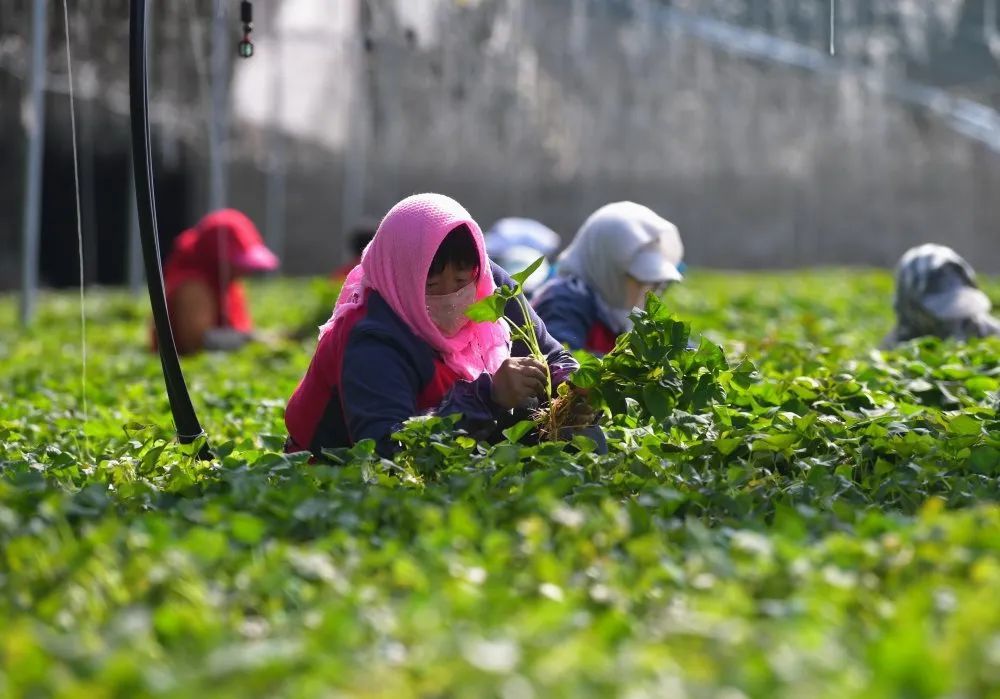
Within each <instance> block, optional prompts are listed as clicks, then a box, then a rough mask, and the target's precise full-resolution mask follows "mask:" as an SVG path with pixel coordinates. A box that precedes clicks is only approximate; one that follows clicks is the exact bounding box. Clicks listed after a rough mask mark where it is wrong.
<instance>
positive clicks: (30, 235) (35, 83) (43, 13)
mask: <svg viewBox="0 0 1000 699" xmlns="http://www.w3.org/2000/svg"><path fill="white" fill-rule="evenodd" d="M32 9H33V12H32V20H31V49H32V50H31V81H30V87H29V89H30V94H31V96H30V99H29V102H28V104H27V110H26V112H27V113H26V115H25V117H26V118H25V120H24V121H25V130H26V131H27V134H28V147H27V149H26V152H25V158H24V211H23V213H22V227H21V305H20V319H21V324H22V325H28V324H29V323H30V322H31V320H32V318H34V315H35V297H36V295H37V293H38V250H39V235H40V227H41V219H42V209H41V204H42V158H43V156H44V147H45V77H46V74H47V70H46V56H47V55H48V45H47V43H48V16H47V9H48V8H47V2H46V0H34V4H33V7H32Z"/></svg>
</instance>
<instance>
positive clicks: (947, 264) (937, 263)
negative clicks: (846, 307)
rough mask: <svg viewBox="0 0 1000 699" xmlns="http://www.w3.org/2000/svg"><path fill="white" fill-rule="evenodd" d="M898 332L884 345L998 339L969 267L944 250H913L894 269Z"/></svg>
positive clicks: (999, 328) (997, 325) (999, 327)
mask: <svg viewBox="0 0 1000 699" xmlns="http://www.w3.org/2000/svg"><path fill="white" fill-rule="evenodd" d="M894 306H895V310H896V327H895V328H893V330H892V332H891V333H889V336H888V337H886V339H885V341H884V343H883V344H884V345H885V346H886V347H893V346H895V345H897V344H899V343H901V342H906V341H907V340H912V339H914V338H917V337H927V336H934V337H939V338H942V339H945V338H954V339H957V340H967V339H970V338H976V337H988V336H1000V321H998V320H997V319H996V318H994V317H993V316H992V315H990V312H991V310H992V308H993V304H992V303H991V302H990V299H989V297H988V296H987V295H986V294H984V293H983V292H982V291H981V290H980V289H979V287H978V285H977V284H976V273H975V271H973V269H972V266H971V265H970V264H969V263H968V262H966V261H965V259H964V258H963V257H962V256H961V255H959V254H958V253H957V252H955V251H954V250H952V249H951V248H949V247H946V246H944V245H935V244H933V243H928V244H926V245H920V246H919V247H915V248H911V249H910V250H907V251H906V253H905V254H904V255H903V257H902V258H901V259H900V261H899V265H898V266H897V267H896V300H895V303H894Z"/></svg>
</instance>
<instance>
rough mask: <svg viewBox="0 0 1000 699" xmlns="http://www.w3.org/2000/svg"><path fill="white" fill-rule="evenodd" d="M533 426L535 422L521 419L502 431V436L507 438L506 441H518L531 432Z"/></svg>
mask: <svg viewBox="0 0 1000 699" xmlns="http://www.w3.org/2000/svg"><path fill="white" fill-rule="evenodd" d="M534 428H535V423H534V422H532V421H531V420H521V421H520V422H519V423H517V424H516V425H512V426H511V427H508V428H507V429H505V430H504V431H503V436H504V437H506V438H507V440H508V441H510V442H514V443H515V444H516V443H517V442H520V441H521V439H522V438H523V437H524V436H525V435H526V434H528V433H529V432H531V430H533V429H534Z"/></svg>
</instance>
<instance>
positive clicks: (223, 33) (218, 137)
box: [209, 0, 233, 210]
mask: <svg viewBox="0 0 1000 699" xmlns="http://www.w3.org/2000/svg"><path fill="white" fill-rule="evenodd" d="M213 4H214V10H213V12H212V67H211V82H212V87H211V90H212V123H211V127H210V133H209V161H210V165H209V167H210V169H211V176H210V181H209V208H211V209H213V210H214V209H221V208H223V207H225V206H226V205H227V202H228V200H229V178H228V174H229V173H228V163H229V152H228V151H229V143H228V140H229V60H230V53H231V51H232V48H233V47H232V42H231V41H230V40H229V31H228V30H227V26H226V18H227V16H228V14H227V12H226V7H227V6H228V3H227V2H226V0H214V3H213Z"/></svg>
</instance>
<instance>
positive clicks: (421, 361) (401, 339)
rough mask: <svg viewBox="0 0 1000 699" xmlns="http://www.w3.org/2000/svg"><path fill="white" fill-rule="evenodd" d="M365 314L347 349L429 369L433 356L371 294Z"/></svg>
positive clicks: (422, 342)
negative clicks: (388, 357)
mask: <svg viewBox="0 0 1000 699" xmlns="http://www.w3.org/2000/svg"><path fill="white" fill-rule="evenodd" d="M366 311H367V312H366V313H365V315H364V316H363V317H362V318H360V319H359V320H358V321H357V322H356V323H355V324H354V327H353V328H351V330H350V333H349V334H348V339H347V344H348V346H349V347H351V348H354V349H364V351H365V352H374V353H377V354H378V355H379V356H381V357H385V356H387V354H396V355H399V356H400V357H403V358H406V359H409V360H411V361H414V362H416V363H417V365H418V366H419V367H420V368H422V369H424V368H426V366H427V365H428V364H430V365H433V357H434V352H433V350H432V348H431V347H430V345H428V344H427V343H426V342H424V341H423V340H421V339H420V338H418V337H417V336H416V335H414V333H413V331H412V330H410V328H409V326H407V325H406V323H404V322H403V320H402V319H401V318H400V317H399V316H397V315H396V314H395V312H394V311H393V310H392V309H391V308H390V307H389V304H387V303H386V302H385V300H384V299H383V298H382V297H381V296H379V295H378V293H376V292H372V294H371V295H370V296H369V298H368V303H367V309H366Z"/></svg>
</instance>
